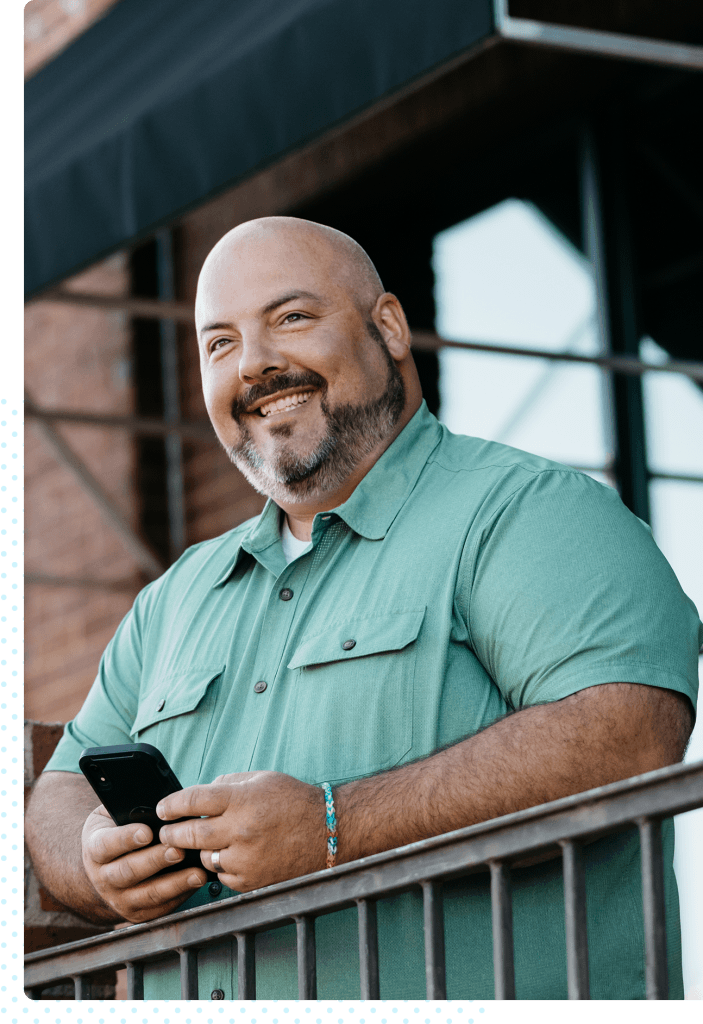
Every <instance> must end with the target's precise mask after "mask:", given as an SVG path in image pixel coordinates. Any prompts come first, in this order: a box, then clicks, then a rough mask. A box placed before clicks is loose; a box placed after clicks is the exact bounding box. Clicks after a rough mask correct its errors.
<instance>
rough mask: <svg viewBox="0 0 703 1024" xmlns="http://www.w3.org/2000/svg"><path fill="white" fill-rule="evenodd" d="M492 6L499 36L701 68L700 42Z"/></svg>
mask: <svg viewBox="0 0 703 1024" xmlns="http://www.w3.org/2000/svg"><path fill="white" fill-rule="evenodd" d="M493 10H494V18H495V26H496V30H497V32H498V34H499V35H500V36H501V37H502V38H503V39H513V40H515V41H516V42H519V43H526V44H527V45H532V46H544V47H552V48H554V49H559V50H572V51H574V52H576V53H592V54H595V55H596V56H600V57H617V58H620V59H622V60H635V61H642V62H643V63H648V64H664V65H668V66H669V67H677V68H688V69H690V70H695V69H699V70H703V46H689V45H687V44H686V43H672V42H668V41H665V40H660V39H647V38H645V37H643V36H629V35H625V34H623V33H620V32H601V31H599V30H597V29H590V28H574V27H573V26H570V25H554V24H552V23H550V22H546V21H533V20H532V19H529V18H513V17H511V15H510V14H509V12H508V0H493Z"/></svg>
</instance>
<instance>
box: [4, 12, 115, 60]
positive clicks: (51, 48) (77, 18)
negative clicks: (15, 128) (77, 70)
mask: <svg viewBox="0 0 703 1024" xmlns="http://www.w3.org/2000/svg"><path fill="white" fill-rule="evenodd" d="M116 2H117V0H29V3H27V4H25V7H24V73H25V77H27V78H28V77H29V76H30V75H33V74H34V73H35V72H36V71H38V70H39V68H40V67H42V65H44V64H46V63H47V61H49V60H51V58H52V57H55V56H56V54H57V53H59V52H60V51H61V50H63V49H65V47H66V46H68V44H69V43H70V42H72V41H73V40H74V39H75V38H76V36H79V35H80V34H81V33H82V32H85V30H86V29H87V28H88V26H89V25H92V23H93V22H94V21H97V20H98V18H101V17H102V16H103V14H105V13H106V12H107V11H108V10H109V9H110V8H111V7H114V6H115V3H116Z"/></svg>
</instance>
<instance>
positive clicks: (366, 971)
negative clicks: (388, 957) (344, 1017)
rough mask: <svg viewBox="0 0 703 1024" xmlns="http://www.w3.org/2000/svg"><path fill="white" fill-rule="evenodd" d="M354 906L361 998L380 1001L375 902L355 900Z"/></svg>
mask: <svg viewBox="0 0 703 1024" xmlns="http://www.w3.org/2000/svg"><path fill="white" fill-rule="evenodd" d="M356 906H357V912H358V916H359V975H360V978H361V998H362V999H380V998H381V997H380V995H379V992H380V988H379V977H378V929H377V926H376V901H375V900H357V901H356Z"/></svg>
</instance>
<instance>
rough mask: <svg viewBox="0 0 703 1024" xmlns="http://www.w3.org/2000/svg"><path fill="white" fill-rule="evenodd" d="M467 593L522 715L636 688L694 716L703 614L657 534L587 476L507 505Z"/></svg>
mask: <svg viewBox="0 0 703 1024" xmlns="http://www.w3.org/2000/svg"><path fill="white" fill-rule="evenodd" d="M460 589H461V591H462V594H461V598H460V604H462V605H463V608H464V612H465V614H466V615H467V628H468V630H469V636H470V640H471V643H472V646H473V649H474V651H475V653H476V655H477V657H478V658H479V660H480V661H481V662H482V664H483V666H484V668H485V669H486V671H487V672H488V673H489V675H490V676H491V678H492V679H493V680H494V682H495V683H496V685H497V686H498V688H499V689H500V690H501V692H502V694H503V696H504V697H505V699H506V701H507V702H508V704H509V705H510V706H511V707H513V708H514V709H516V710H518V709H520V708H523V707H527V706H529V705H532V704H538V703H544V702H548V701H554V700H560V699H561V698H562V697H566V696H568V695H569V694H571V693H575V692H576V691H577V690H581V689H584V688H586V687H588V686H593V685H595V684H599V683H608V682H632V683H643V684H648V685H652V686H660V687H664V688H667V689H672V690H678V691H679V692H681V693H685V694H686V695H687V696H688V697H689V698H690V700H691V703H692V705H693V708H694V710H695V707H696V697H697V691H698V657H697V656H698V649H699V646H700V643H701V641H702V640H703V627H701V623H700V622H699V618H698V614H697V612H696V608H695V606H694V604H693V602H692V601H691V600H690V599H689V598H688V597H686V595H685V594H684V592H683V591H682V589H681V587H680V585H679V583H678V580H677V579H676V576H675V575H674V572H673V570H672V569H671V566H670V565H669V563H668V562H667V561H666V559H665V558H664V556H663V554H662V553H661V551H660V550H659V548H658V547H657V546H656V544H655V542H654V539H653V537H652V534H651V531H650V529H649V527H648V526H646V525H645V524H644V523H643V522H642V521H641V520H639V519H638V518H637V517H636V516H634V515H633V514H632V513H631V512H630V511H629V510H628V509H627V508H626V507H625V506H624V505H623V504H622V502H621V500H620V498H619V497H618V495H617V494H616V493H615V492H614V491H613V490H612V489H611V488H609V487H605V486H604V485H602V484H599V483H597V482H596V481H595V480H593V479H592V478H590V477H588V476H586V475H585V474H582V473H577V472H575V471H570V470H567V469H564V470H547V471H543V472H540V473H538V474H535V475H534V476H533V477H532V478H531V479H530V480H529V481H528V482H526V483H524V484H522V485H521V486H520V487H519V488H518V489H517V490H516V491H514V492H513V493H512V494H511V495H510V497H508V498H507V499H506V500H504V501H503V503H502V504H501V506H500V507H499V508H498V509H497V510H496V511H495V512H494V513H493V514H492V515H490V517H489V519H488V522H487V524H486V526H485V527H484V529H483V530H481V532H480V536H479V538H478V540H477V541H476V542H475V543H474V547H473V549H472V550H471V551H468V550H467V551H466V552H465V557H464V561H463V562H462V574H461V579H460ZM699 630H701V632H700V633H699Z"/></svg>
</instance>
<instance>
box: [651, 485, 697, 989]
mask: <svg viewBox="0 0 703 1024" xmlns="http://www.w3.org/2000/svg"><path fill="white" fill-rule="evenodd" d="M650 495H651V502H652V526H653V530H654V536H655V538H656V540H657V544H658V545H659V547H660V548H661V549H662V551H663V552H664V554H665V555H666V557H667V558H668V560H669V562H670V563H671V565H672V567H673V569H674V572H675V573H676V575H677V576H678V578H679V582H680V583H681V586H682V587H683V589H684V590H685V591H686V593H687V594H688V596H689V597H690V598H691V600H692V601H693V602H694V604H695V605H696V607H697V608H698V614H699V615H700V614H701V613H702V612H703V530H702V529H701V525H702V524H703V484H690V483H679V482H678V481H676V482H674V481H668V480H654V481H653V482H652V484H651V489H650ZM701 669H703V659H701V660H700V661H699V677H700V675H701ZM686 761H687V762H689V763H691V762H693V761H703V694H702V693H701V690H700V689H699V692H698V716H697V720H696V727H695V729H694V730H693V735H692V737H691V743H690V746H689V748H688V751H687V753H686ZM702 850H703V808H699V809H698V810H695V811H690V812H689V813H688V814H682V815H680V816H679V817H678V818H677V819H676V856H675V859H674V866H675V868H676V877H677V880H678V884H679V898H680V903H681V931H682V939H683V970H684V992H685V993H686V995H687V997H688V998H698V999H703V871H702V870H701V851H702ZM696 993H697V995H696Z"/></svg>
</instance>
